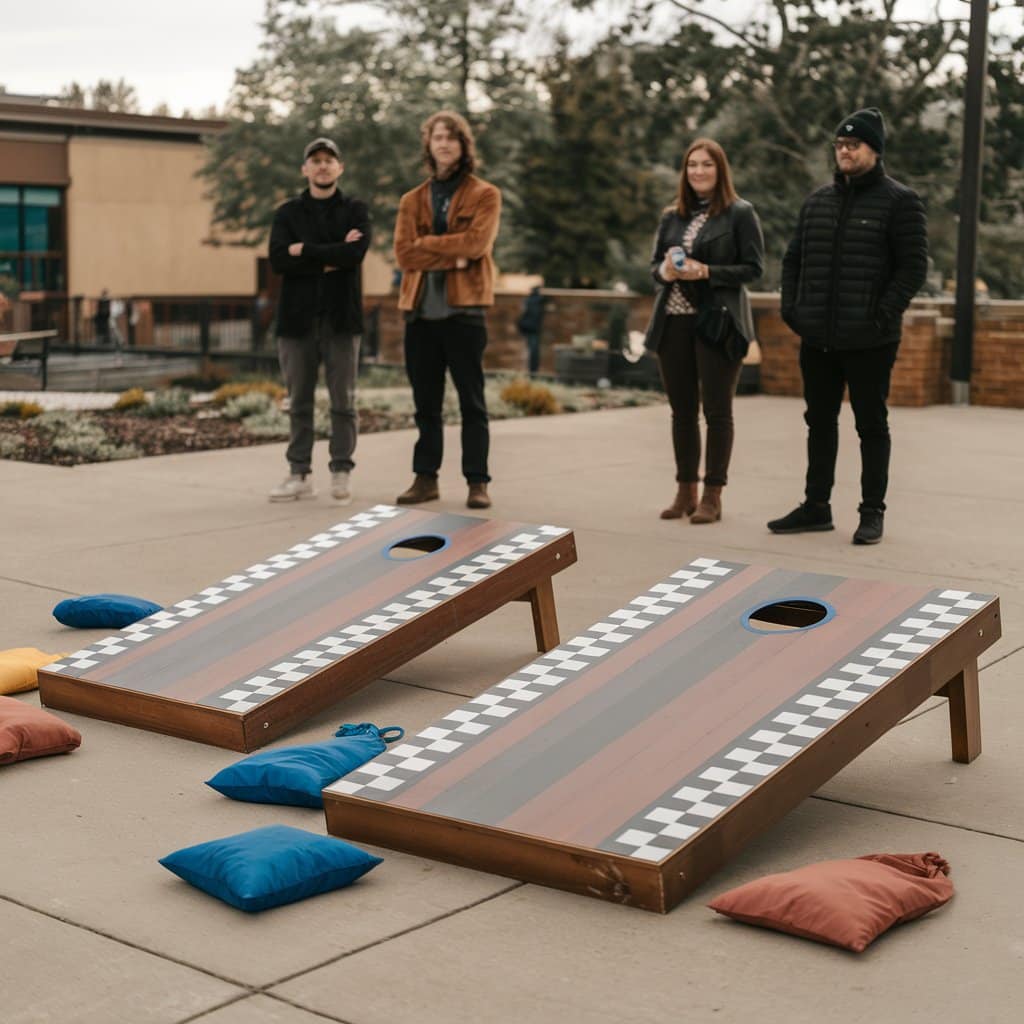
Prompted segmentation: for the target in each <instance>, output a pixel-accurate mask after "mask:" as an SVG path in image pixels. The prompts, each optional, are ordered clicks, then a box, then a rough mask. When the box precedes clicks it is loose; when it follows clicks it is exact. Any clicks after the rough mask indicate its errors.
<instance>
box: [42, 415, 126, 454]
mask: <svg viewBox="0 0 1024 1024" xmlns="http://www.w3.org/2000/svg"><path fill="white" fill-rule="evenodd" d="M36 425H37V426H38V427H39V429H41V430H43V431H45V432H46V433H47V434H48V435H49V438H50V444H51V445H52V446H53V450H54V451H55V452H59V453H61V454H64V455H74V456H77V457H78V458H81V459H84V460H86V461H89V462H109V461H111V460H112V459H134V458H138V456H139V455H141V454H142V453H141V452H140V451H139V449H138V448H136V447H135V446H134V445H116V444H113V443H112V442H111V441H110V440H109V439H108V438H107V435H106V432H105V431H104V430H103V427H102V426H100V424H99V423H97V422H96V420H94V419H92V417H90V416H86V415H77V414H76V413H73V412H69V411H68V410H65V409H54V410H52V411H51V412H45V413H43V414H42V416H40V417H39V418H38V420H37V423H36Z"/></svg>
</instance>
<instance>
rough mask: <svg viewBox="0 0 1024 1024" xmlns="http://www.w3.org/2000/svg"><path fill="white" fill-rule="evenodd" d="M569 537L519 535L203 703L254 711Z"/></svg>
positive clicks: (556, 531) (538, 530)
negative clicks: (521, 560)
mask: <svg viewBox="0 0 1024 1024" xmlns="http://www.w3.org/2000/svg"><path fill="white" fill-rule="evenodd" d="M567 532H568V530H567V529H566V528H565V527H563V526H536V527H531V529H530V530H528V531H524V532H521V533H517V534H516V535H515V536H513V537H510V538H508V539H507V540H503V541H501V543H499V544H495V545H494V546H493V547H491V548H488V549H487V550H486V551H484V552H482V553H481V554H479V555H475V556H474V557H473V558H471V559H470V560H469V561H467V562H464V563H462V564H461V565H456V566H453V567H451V568H449V569H446V570H445V573H444V575H443V576H437V577H435V578H434V579H432V580H430V581H429V582H426V583H423V584H421V585H420V586H419V587H418V588H417V589H416V590H413V591H410V592H409V593H408V594H405V595H404V596H402V597H399V598H396V599H395V600H392V601H390V602H389V603H388V604H386V605H384V606H383V607H381V608H379V609H377V610H376V611H374V612H372V613H371V614H369V615H367V616H365V617H364V618H362V619H359V620H358V621H357V622H353V623H352V624H351V625H348V626H344V627H342V628H340V629H337V630H334V631H333V632H332V633H330V634H329V635H327V636H324V637H321V639H319V640H317V641H316V642H315V643H313V644H312V645H310V646H309V647H304V648H302V649H301V650H296V651H294V652H293V653H292V654H290V655H288V656H286V657H285V658H284V660H282V661H280V662H278V663H277V664H275V665H271V666H269V667H266V668H263V669H261V670H260V672H259V673H257V674H256V675H254V676H250V677H249V678H248V679H243V680H242V681H241V682H237V683H233V684H232V685H231V687H230V688H229V689H226V690H225V691H224V692H222V693H219V694H216V695H215V696H212V697H209V698H207V699H205V700H203V701H202V702H201V703H203V704H205V705H207V706H210V707H216V708H223V709H224V710H225V711H236V712H240V713H241V712H247V711H251V710H252V709H253V708H255V707H258V706H259V705H260V704H261V703H263V701H265V700H267V699H268V698H270V697H273V696H275V695H277V694H279V693H281V692H283V691H284V690H286V689H288V687H290V686H292V685H294V684H295V683H298V682H301V681H302V680H303V679H306V678H308V677H309V676H311V675H314V674H316V673H317V672H319V671H320V670H321V669H323V668H325V667H326V666H328V665H331V664H333V663H334V662H336V661H340V660H341V659H342V658H344V657H345V656H346V655H348V654H351V653H352V652H353V651H357V650H359V649H360V648H361V647H365V646H366V645H367V644H370V643H373V641H374V640H379V639H380V638H381V637H382V636H386V635H387V634H388V633H390V632H391V631H392V630H394V629H397V628H398V627H399V626H402V625H405V623H407V622H409V621H410V620H411V619H415V618H417V617H418V616H420V615H422V614H423V613H424V612H427V611H429V610H430V609H431V608H434V607H436V606H437V605H439V604H442V603H443V602H444V601H446V600H447V599H448V598H450V597H454V596H455V595H456V594H461V593H462V592H463V591H464V590H467V589H468V588H469V587H471V586H473V584H474V583H479V582H480V580H483V579H486V578H487V577H488V576H492V575H493V574H494V573H496V572H498V571H499V570H501V569H504V568H505V567H506V566H508V565H511V564H512V563H513V562H518V561H519V560H520V559H522V558H525V557H526V556H527V555H528V554H530V553H531V552H533V551H536V550H537V549H538V548H542V547H544V545H545V544H549V543H550V542H551V541H552V539H553V538H555V537H560V536H562V535H563V534H565V533H567Z"/></svg>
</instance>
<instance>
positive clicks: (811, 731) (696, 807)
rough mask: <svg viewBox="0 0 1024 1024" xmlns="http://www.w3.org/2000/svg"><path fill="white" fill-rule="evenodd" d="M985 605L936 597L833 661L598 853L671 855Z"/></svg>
mask: <svg viewBox="0 0 1024 1024" xmlns="http://www.w3.org/2000/svg"><path fill="white" fill-rule="evenodd" d="M990 600H991V598H990V597H986V596H982V595H979V594H972V593H969V592H967V591H963V590H942V591H934V592H933V593H931V594H930V595H929V596H928V598H927V599H926V600H925V602H924V603H923V604H922V605H920V606H919V607H918V608H916V609H914V610H913V611H911V612H910V613H909V614H907V613H904V614H907V617H906V618H902V619H901V620H897V622H894V623H893V624H892V625H890V626H889V627H887V628H886V629H884V630H882V631H880V633H879V634H878V635H876V636H875V637H874V638H872V640H870V641H868V644H867V646H866V647H865V648H864V649H863V650H861V651H859V652H858V653H857V654H856V655H854V656H853V657H852V659H851V660H849V661H846V660H844V661H843V662H841V663H837V664H836V665H835V666H833V668H831V669H830V670H829V671H828V672H827V673H826V674H825V675H824V676H822V677H821V678H820V679H819V680H817V681H816V682H815V683H813V684H811V686H809V687H807V688H806V689H805V690H803V691H802V692H801V693H800V694H798V695H797V696H796V697H794V698H793V699H792V700H790V701H788V702H787V703H786V704H785V705H783V706H782V707H781V708H779V709H777V710H776V711H774V712H772V714H771V715H770V716H768V717H767V718H765V719H764V720H763V721H762V722H759V723H758V725H757V726H756V727H755V728H754V729H753V730H752V731H751V733H750V734H749V735H748V736H746V737H743V738H742V739H740V740H739V741H738V742H736V743H735V745H734V746H732V745H731V746H729V747H728V748H726V749H724V750H722V751H720V752H719V753H718V754H717V755H715V756H714V757H712V758H710V759H709V760H708V761H706V762H705V763H704V764H703V765H701V767H700V768H698V769H697V771H695V772H693V773H692V774H691V775H689V776H687V777H686V778H685V779H684V780H682V783H681V784H677V785H676V786H673V787H672V789H671V790H669V791H668V793H666V794H665V795H664V796H663V797H661V798H660V799H659V800H658V801H656V802H655V803H654V804H653V805H652V806H650V807H648V808H647V809H646V810H644V811H642V812H641V813H640V814H638V815H636V817H635V818H633V819H632V820H631V821H629V822H627V824H626V826H625V827H624V828H621V827H620V828H619V829H616V831H615V833H614V834H613V836H612V837H611V838H610V839H608V840H606V841H605V842H603V843H601V844H600V847H599V849H602V850H607V851H609V852H612V853H620V854H625V855H626V856H629V857H634V858H636V859H638V860H645V861H660V860H663V859H664V858H665V857H667V856H668V855H669V854H672V853H674V852H675V851H676V850H677V849H678V848H679V847H680V846H682V845H683V844H684V843H685V842H686V841H687V840H689V839H690V838H692V837H693V836H694V835H696V834H697V833H698V832H699V831H700V830H701V829H702V828H704V827H705V826H706V825H708V824H709V823H710V822H711V821H713V820H714V819H715V818H717V817H719V816H720V815H721V814H723V813H724V812H725V811H727V810H728V809H729V808H730V807H731V806H732V805H733V804H734V803H736V801H737V800H739V799H740V798H741V797H742V796H744V795H745V794H746V793H749V792H750V790H752V789H754V788H755V787H756V786H757V785H759V784H760V783H761V782H763V781H764V780H765V779H766V778H767V777H768V776H770V775H772V774H773V773H774V772H775V771H776V770H777V769H778V768H780V767H781V766H782V765H784V764H786V763H787V762H788V761H789V760H791V759H792V758H793V757H795V756H796V755H797V754H799V753H800V752H801V751H802V750H803V749H804V748H805V747H807V746H809V745H810V744H811V743H812V742H813V741H814V740H816V739H817V738H818V737H819V736H821V735H822V733H824V732H825V731H826V730H828V729H829V728H830V727H831V726H833V725H835V723H836V722H838V721H839V720H840V719H841V718H843V717H845V716H846V715H847V714H849V713H850V711H852V710H853V708H855V707H856V706H857V705H858V704H859V703H860V702H861V701H863V700H864V699H865V698H867V697H870V696H871V694H873V693H874V692H875V691H876V690H877V689H878V688H879V687H881V686H884V685H885V683H887V682H888V681H889V680H890V679H891V678H892V677H893V676H895V675H897V674H898V673H899V672H901V671H902V670H903V669H905V668H906V667H907V666H908V665H909V664H910V663H911V662H912V661H914V659H915V658H917V657H919V656H920V655H921V654H923V653H924V652H925V651H927V650H928V649H929V648H930V647H932V646H933V645H934V644H935V643H937V642H938V641H939V640H941V639H942V638H943V637H944V636H946V635H947V634H948V633H950V632H952V630H954V629H955V628H956V627H957V626H959V625H960V624H961V623H963V622H965V621H966V620H967V619H968V618H970V616H971V615H973V614H974V613H975V612H977V611H978V610H979V609H981V608H983V607H984V606H985V605H986V604H987V603H988V602H989V601H990Z"/></svg>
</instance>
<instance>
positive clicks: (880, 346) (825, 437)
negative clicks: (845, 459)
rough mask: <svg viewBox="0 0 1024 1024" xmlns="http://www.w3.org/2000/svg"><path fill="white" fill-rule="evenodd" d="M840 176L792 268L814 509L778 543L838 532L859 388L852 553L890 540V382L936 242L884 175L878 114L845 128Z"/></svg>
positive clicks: (785, 269) (793, 519)
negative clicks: (834, 500)
mask: <svg viewBox="0 0 1024 1024" xmlns="http://www.w3.org/2000/svg"><path fill="white" fill-rule="evenodd" d="M833 146H834V149H835V161H836V172H835V177H834V179H833V181H832V182H830V183H829V184H828V185H823V186H821V188H819V189H817V190H816V191H814V192H812V193H811V194H810V196H808V197H807V199H806V200H805V201H804V204H803V207H802V208H801V210H800V218H799V221H798V223H797V228H796V234H795V235H794V236H793V240H792V241H791V242H790V243H789V247H788V248H787V249H786V254H785V256H784V257H783V261H782V303H781V306H782V318H783V319H784V320H785V321H786V323H787V324H788V325H789V326H790V327H791V328H792V329H793V330H794V331H795V332H796V333H797V334H798V335H799V336H800V372H801V375H802V377H803V386H804V400H805V402H806V412H805V413H804V420H805V421H806V423H807V478H806V487H805V496H804V501H803V502H802V503H801V504H800V505H799V506H797V508H795V509H794V510H793V511H792V512H790V513H789V514H788V515H785V516H783V517H782V518H781V519H773V520H772V521H771V522H770V523H768V529H769V530H771V531H772V532H773V533H804V532H808V531H816V530H831V529H833V525H832V508H831V505H830V503H829V502H830V499H831V495H832V485H833V483H834V480H835V466H836V455H837V453H838V448H839V409H840V406H841V404H842V400H843V390H844V388H848V389H849V394H850V405H851V406H852V408H853V415H854V421H855V423H856V427H857V434H858V436H859V437H860V455H861V478H860V485H861V503H860V507H859V510H858V511H859V513H860V524H859V526H858V527H857V530H856V532H855V533H854V535H853V543H854V544H877V543H878V542H879V541H880V540H881V539H882V528H883V519H884V514H885V495H886V489H887V487H888V482H889V453H890V448H891V443H890V438H889V422H888V408H887V405H886V402H887V400H888V397H889V379H890V376H891V373H892V367H893V363H894V362H895V361H896V352H897V349H898V347H899V343H900V336H901V329H902V320H903V312H904V310H906V308H907V306H908V305H909V304H910V300H911V299H912V298H913V297H914V294H915V293H916V292H917V291H918V289H919V288H920V287H921V285H922V284H924V280H925V274H926V271H927V264H928V232H927V224H926V220H925V211H924V206H923V204H922V203H921V200H920V198H919V197H918V195H917V193H916V192H914V190H913V189H911V188H908V187H907V186H906V185H902V184H900V183H899V182H898V181H895V180H893V179H892V178H890V177H889V176H888V175H887V174H886V173H885V168H884V166H883V164H882V153H883V152H884V150H885V124H884V122H883V120H882V115H881V113H880V112H879V111H878V110H877V109H876V108H875V107H868V108H866V109H864V110H858V111H856V112H855V113H853V114H850V116H849V117H846V118H844V119H843V120H842V121H841V122H840V123H839V126H838V127H837V128H836V132H835V140H834V143H833Z"/></svg>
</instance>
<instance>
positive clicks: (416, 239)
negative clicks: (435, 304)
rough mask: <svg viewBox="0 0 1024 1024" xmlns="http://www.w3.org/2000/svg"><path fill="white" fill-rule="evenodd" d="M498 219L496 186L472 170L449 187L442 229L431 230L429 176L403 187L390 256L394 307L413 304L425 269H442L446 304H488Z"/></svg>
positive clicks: (491, 299) (410, 307)
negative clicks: (397, 286) (397, 278)
mask: <svg viewBox="0 0 1024 1024" xmlns="http://www.w3.org/2000/svg"><path fill="white" fill-rule="evenodd" d="M500 219H501V192H500V190H499V189H498V188H497V187H496V186H494V185H492V184H490V182H487V181H484V180H483V178H478V177H477V176H476V175H475V174H468V175H466V179H465V181H463V182H462V184H461V185H459V187H458V188H457V189H456V190H455V195H453V196H452V201H451V206H449V208H448V232H447V234H444V235H435V234H432V232H433V230H434V228H433V222H434V213H433V210H432V209H431V205H430V179H429V178H428V179H427V180H426V181H425V182H423V184H422V185H419V186H417V187H416V188H414V189H413V190H412V191H411V192H406V193H405V195H404V196H402V198H401V201H400V202H399V204H398V219H397V220H396V221H395V261H396V262H397V263H398V266H399V269H401V271H402V287H401V291H400V292H399V294H398V308H399V309H401V310H413V309H415V308H416V304H417V303H418V302H419V299H420V294H421V291H422V288H423V272H424V271H426V270H446V271H448V273H447V275H446V283H447V287H448V305H449V306H491V305H493V304H494V276H495V268H494V257H493V256H492V255H491V251H492V250H493V248H494V239H495V238H496V237H497V235H498V222H499V220H500ZM460 259H461V260H465V261H466V262H467V265H466V266H465V267H462V268H458V267H456V261H458V260H460Z"/></svg>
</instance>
